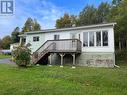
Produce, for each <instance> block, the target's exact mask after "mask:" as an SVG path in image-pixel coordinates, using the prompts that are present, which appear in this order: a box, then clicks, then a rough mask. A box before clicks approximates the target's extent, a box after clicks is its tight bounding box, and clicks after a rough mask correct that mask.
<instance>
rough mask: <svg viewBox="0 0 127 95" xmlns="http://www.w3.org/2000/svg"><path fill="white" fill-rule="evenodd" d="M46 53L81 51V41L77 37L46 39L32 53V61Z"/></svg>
mask: <svg viewBox="0 0 127 95" xmlns="http://www.w3.org/2000/svg"><path fill="white" fill-rule="evenodd" d="M46 53H81V41H79V40H78V39H61V40H48V41H46V42H45V43H44V44H43V45H42V46H41V47H40V48H39V49H37V50H36V51H35V52H34V53H33V61H34V63H36V62H37V61H38V60H40V59H41V58H42V57H43V56H44V55H45V54H46Z"/></svg>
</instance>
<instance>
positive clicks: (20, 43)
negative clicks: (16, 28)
mask: <svg viewBox="0 0 127 95" xmlns="http://www.w3.org/2000/svg"><path fill="white" fill-rule="evenodd" d="M19 45H20V46H21V45H22V37H20V41H19Z"/></svg>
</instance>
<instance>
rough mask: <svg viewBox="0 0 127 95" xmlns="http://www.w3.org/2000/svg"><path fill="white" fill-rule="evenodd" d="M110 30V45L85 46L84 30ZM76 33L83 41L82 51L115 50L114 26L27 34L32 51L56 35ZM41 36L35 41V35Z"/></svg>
mask: <svg viewBox="0 0 127 95" xmlns="http://www.w3.org/2000/svg"><path fill="white" fill-rule="evenodd" d="M102 30H107V31H108V46H99V47H97V46H93V47H83V33H84V32H96V31H102ZM72 33H75V34H76V38H77V39H79V37H78V35H79V34H80V40H81V41H82V51H83V52H114V31H113V27H102V28H92V29H82V30H71V31H59V32H49V33H40V34H28V35H27V36H26V43H30V44H31V45H32V46H31V47H30V48H31V50H32V52H34V51H36V50H37V49H38V48H39V47H40V46H41V45H42V44H44V42H46V41H47V40H54V35H60V39H71V34H72ZM34 36H39V37H40V39H39V41H38V42H33V37H34Z"/></svg>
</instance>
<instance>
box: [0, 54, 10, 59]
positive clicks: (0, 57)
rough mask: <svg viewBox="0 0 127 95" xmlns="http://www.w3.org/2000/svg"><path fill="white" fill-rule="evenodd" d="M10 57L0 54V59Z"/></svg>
mask: <svg viewBox="0 0 127 95" xmlns="http://www.w3.org/2000/svg"><path fill="white" fill-rule="evenodd" d="M4 58H11V55H5V54H0V59H4Z"/></svg>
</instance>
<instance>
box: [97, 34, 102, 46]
mask: <svg viewBox="0 0 127 95" xmlns="http://www.w3.org/2000/svg"><path fill="white" fill-rule="evenodd" d="M96 46H101V32H96Z"/></svg>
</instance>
